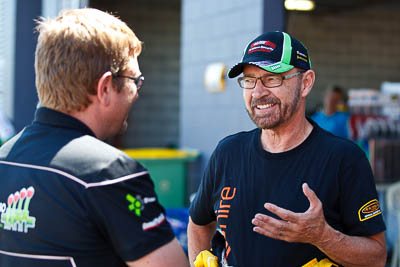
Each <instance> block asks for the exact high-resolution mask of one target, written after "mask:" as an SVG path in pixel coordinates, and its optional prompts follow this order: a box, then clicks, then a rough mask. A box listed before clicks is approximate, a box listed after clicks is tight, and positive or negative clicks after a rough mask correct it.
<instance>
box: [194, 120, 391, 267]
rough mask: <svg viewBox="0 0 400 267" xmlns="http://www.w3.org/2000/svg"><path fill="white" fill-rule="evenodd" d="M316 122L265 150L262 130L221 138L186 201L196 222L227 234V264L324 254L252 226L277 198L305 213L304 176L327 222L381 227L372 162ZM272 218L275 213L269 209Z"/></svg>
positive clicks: (290, 261) (358, 229)
mask: <svg viewBox="0 0 400 267" xmlns="http://www.w3.org/2000/svg"><path fill="white" fill-rule="evenodd" d="M311 123H312V124H313V127H314V129H313V130H312V132H311V134H310V135H309V136H308V138H307V139H306V140H305V141H304V142H303V143H302V144H300V145H299V146H297V147H295V148H294V149H292V150H290V151H286V152H282V153H269V152H267V151H265V150H263V149H262V146H261V142H260V134H261V130H260V129H255V130H253V131H249V132H241V133H238V134H235V135H232V136H229V137H227V138H225V139H223V140H222V141H221V142H220V143H219V144H218V146H217V148H216V149H215V151H214V153H213V154H212V156H211V159H210V161H209V164H208V167H207V169H206V172H205V174H204V177H203V179H202V182H201V184H200V187H199V190H198V192H197V194H196V197H195V199H194V201H193V202H192V204H191V207H190V216H191V218H192V220H193V222H194V223H196V224H198V225H206V224H208V223H210V222H212V221H215V220H217V230H219V231H221V232H223V233H224V234H225V238H226V241H227V243H226V250H225V254H226V255H228V256H227V262H228V264H229V266H235V267H246V266H296V267H297V266H302V265H303V264H306V263H307V262H309V261H311V260H312V259H314V258H317V259H318V260H321V259H323V258H327V256H326V255H324V254H323V253H322V252H321V251H320V250H319V249H317V248H316V247H314V246H313V245H310V244H304V243H288V242H284V241H280V240H276V239H272V238H269V237H266V236H263V235H260V234H258V233H256V232H254V231H253V230H252V229H253V227H254V225H253V224H252V223H251V220H252V218H254V215H255V214H256V213H264V214H268V215H272V213H270V212H269V211H267V210H266V209H265V208H264V207H263V205H264V203H266V202H270V203H273V204H276V205H278V206H280V207H282V208H285V209H288V210H291V211H293V212H305V211H306V210H307V209H308V208H309V201H308V199H307V198H306V196H305V195H304V193H303V191H302V184H303V183H305V182H306V183H308V185H309V186H310V188H311V189H312V190H313V191H314V192H315V193H316V194H317V196H318V198H319V199H320V200H321V202H322V203H323V210H324V215H325V218H326V220H327V222H328V223H329V224H330V225H331V226H332V227H333V228H335V229H337V230H338V231H340V232H343V233H345V234H348V235H353V236H371V235H375V234H377V233H380V232H383V231H384V230H385V225H384V222H383V219H382V215H381V211H380V207H379V202H378V199H377V192H376V188H375V183H374V179H373V175H372V171H371V168H370V164H369V162H368V160H367V158H366V157H365V155H364V153H363V152H362V151H361V150H360V149H359V148H358V147H357V146H356V145H355V144H354V143H352V142H351V141H349V140H345V139H342V138H339V137H335V136H333V135H332V134H330V133H328V132H326V131H324V130H322V129H321V128H320V127H318V126H317V125H316V124H315V123H314V122H312V121H311ZM272 216H274V217H276V216H275V215H272Z"/></svg>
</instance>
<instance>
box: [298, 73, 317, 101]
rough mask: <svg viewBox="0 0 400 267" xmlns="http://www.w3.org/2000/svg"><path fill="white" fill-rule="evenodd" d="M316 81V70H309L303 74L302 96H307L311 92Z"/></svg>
mask: <svg viewBox="0 0 400 267" xmlns="http://www.w3.org/2000/svg"><path fill="white" fill-rule="evenodd" d="M314 82H315V72H314V71H313V70H308V71H306V72H304V74H303V82H302V93H301V95H302V97H306V96H307V95H308V94H309V93H310V92H311V89H312V87H313V85H314Z"/></svg>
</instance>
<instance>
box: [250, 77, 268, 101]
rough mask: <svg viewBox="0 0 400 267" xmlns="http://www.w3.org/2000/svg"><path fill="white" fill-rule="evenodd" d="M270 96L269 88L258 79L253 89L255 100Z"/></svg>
mask: <svg viewBox="0 0 400 267" xmlns="http://www.w3.org/2000/svg"><path fill="white" fill-rule="evenodd" d="M267 94H269V90H268V88H267V87H265V86H264V84H263V83H262V81H261V79H257V80H256V85H255V87H254V89H253V94H252V95H253V97H254V98H260V97H262V96H265V95H267Z"/></svg>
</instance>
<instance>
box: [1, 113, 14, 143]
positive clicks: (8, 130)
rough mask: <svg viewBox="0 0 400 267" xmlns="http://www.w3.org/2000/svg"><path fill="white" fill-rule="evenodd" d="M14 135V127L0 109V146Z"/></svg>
mask: <svg viewBox="0 0 400 267" xmlns="http://www.w3.org/2000/svg"><path fill="white" fill-rule="evenodd" d="M14 134H15V129H14V126H13V125H12V124H11V122H10V120H9V119H8V118H7V116H6V114H4V112H3V111H2V110H1V109H0V146H1V145H2V144H4V143H5V142H6V141H7V140H8V139H10V138H11V137H13V136H14Z"/></svg>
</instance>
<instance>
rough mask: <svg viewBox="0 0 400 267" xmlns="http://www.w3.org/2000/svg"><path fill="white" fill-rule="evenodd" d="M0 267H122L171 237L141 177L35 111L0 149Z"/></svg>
mask: <svg viewBox="0 0 400 267" xmlns="http://www.w3.org/2000/svg"><path fill="white" fill-rule="evenodd" d="M0 184H1V186H0V214H1V221H0V266H13V267H14V266H33V267H35V266H38V267H39V266H40V267H43V266H52V267H58V266H78V267H81V266H125V264H124V262H125V261H132V260H136V259H139V258H141V257H143V256H145V255H146V254H148V253H150V252H152V251H153V250H155V249H157V248H159V247H161V246H163V245H164V244H166V243H168V242H170V241H171V240H172V239H173V238H174V234H173V232H172V230H171V228H170V225H169V224H168V222H167V221H166V218H165V210H164V209H163V207H162V206H161V205H160V204H159V203H158V200H157V197H156V195H155V192H154V185H153V182H152V180H151V179H150V176H149V173H148V172H147V170H146V169H145V168H144V167H142V166H141V165H140V164H139V163H138V162H137V161H135V160H134V159H132V158H131V157H129V156H127V155H126V154H125V153H123V152H121V151H120V150H118V149H116V148H114V147H112V146H110V145H108V144H106V143H104V142H102V141H100V140H98V139H97V138H95V136H94V134H93V132H92V131H91V130H90V129H89V128H88V127H87V126H86V125H85V124H83V123H82V122H80V121H79V120H77V119H75V118H72V117H70V116H68V115H66V114H63V113H60V112H57V111H54V110H51V109H47V108H39V109H38V110H37V112H36V114H35V120H34V122H33V123H32V124H31V125H30V126H28V127H26V128H25V129H24V130H22V131H21V132H20V133H19V134H18V135H17V136H15V137H14V138H13V139H11V140H10V141H9V142H7V143H6V144H5V145H3V146H2V147H1V148H0Z"/></svg>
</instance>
